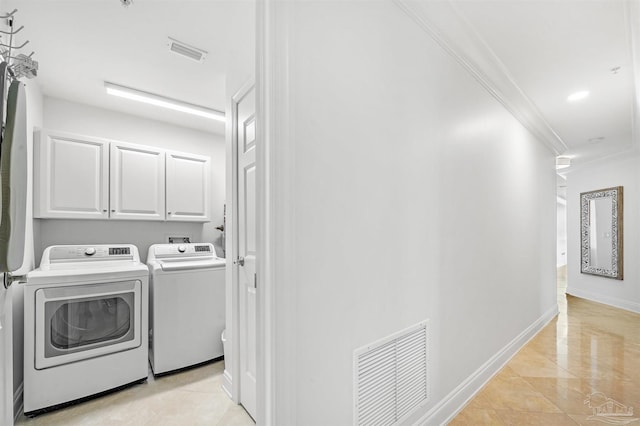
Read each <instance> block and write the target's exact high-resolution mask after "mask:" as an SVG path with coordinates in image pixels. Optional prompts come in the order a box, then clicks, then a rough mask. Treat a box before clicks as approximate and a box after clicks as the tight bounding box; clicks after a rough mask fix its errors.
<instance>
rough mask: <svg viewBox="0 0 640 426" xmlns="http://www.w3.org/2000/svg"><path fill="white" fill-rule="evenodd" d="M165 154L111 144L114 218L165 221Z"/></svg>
mask: <svg viewBox="0 0 640 426" xmlns="http://www.w3.org/2000/svg"><path fill="white" fill-rule="evenodd" d="M164 168H165V166H164V151H162V150H160V149H157V148H154V147H150V146H143V145H133V144H129V143H124V142H111V177H110V215H109V217H110V218H111V219H146V220H164V218H165V214H164Z"/></svg>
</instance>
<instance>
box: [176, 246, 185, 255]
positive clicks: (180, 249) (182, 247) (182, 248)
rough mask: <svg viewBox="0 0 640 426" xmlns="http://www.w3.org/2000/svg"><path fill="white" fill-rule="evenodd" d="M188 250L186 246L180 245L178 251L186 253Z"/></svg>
mask: <svg viewBox="0 0 640 426" xmlns="http://www.w3.org/2000/svg"><path fill="white" fill-rule="evenodd" d="M186 250H187V248H186V247H185V246H178V251H179V252H180V253H184V252H185V251H186Z"/></svg>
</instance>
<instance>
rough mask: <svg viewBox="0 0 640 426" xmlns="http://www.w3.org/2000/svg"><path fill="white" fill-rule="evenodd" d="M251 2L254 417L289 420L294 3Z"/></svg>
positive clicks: (292, 398) (293, 390)
mask: <svg viewBox="0 0 640 426" xmlns="http://www.w3.org/2000/svg"><path fill="white" fill-rule="evenodd" d="M294 3H295V2H283V1H279V0H263V1H258V2H257V3H256V76H257V81H256V120H257V123H258V126H257V138H258V140H259V141H260V143H259V144H258V146H257V147H256V168H257V175H256V178H257V182H256V188H257V189H256V192H257V203H256V207H257V213H256V214H257V224H256V226H257V249H258V258H257V262H256V271H257V276H258V288H259V289H260V290H259V291H258V293H257V321H258V330H257V335H258V342H257V351H258V360H257V362H258V365H257V374H258V377H257V379H258V389H257V416H258V419H257V420H258V423H259V424H264V425H269V426H270V425H274V426H275V425H284V424H298V422H297V420H296V410H297V408H298V407H297V404H296V403H295V402H296V400H297V392H298V389H297V384H296V380H295V378H296V374H295V372H293V374H292V372H291V369H292V368H293V369H295V368H296V367H295V366H296V365H297V355H296V353H297V339H296V327H295V324H296V323H297V322H296V320H297V315H296V306H297V291H296V285H295V276H294V274H295V265H296V259H295V256H296V254H295V250H294V249H293V248H294V247H295V205H294V204H295V176H296V171H295V140H294V139H295V137H294V134H293V130H294V128H295V127H294V125H293V120H292V118H291V113H290V111H292V110H293V107H294V105H293V104H292V102H291V98H292V96H291V95H292V94H291V93H290V79H289V69H290V63H291V61H292V60H294V58H291V57H290V53H289V42H290V40H291V37H290V33H291V25H292V23H293V22H294V21H293V19H292V16H293V7H294V6H293V4H294Z"/></svg>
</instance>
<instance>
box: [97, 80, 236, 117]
mask: <svg viewBox="0 0 640 426" xmlns="http://www.w3.org/2000/svg"><path fill="white" fill-rule="evenodd" d="M104 88H105V89H106V90H107V93H108V94H109V95H114V96H120V97H122V98H126V99H131V100H133V101H138V102H144V103H147V104H151V105H155V106H159V107H163V108H168V109H172V110H174V111H180V112H185V113H187V114H193V115H197V116H199V117H204V118H209V119H212V120H218V121H225V118H224V112H222V111H216V110H215V109H210V108H205V107H202V106H198V105H193V104H189V103H187V102H182V101H178V100H176V99H171V98H166V97H164V96H160V95H154V94H153V93H148V92H143V91H141V90H136V89H131V88H129V87H124V86H119V85H117V84H113V83H108V82H106V81H105V82H104Z"/></svg>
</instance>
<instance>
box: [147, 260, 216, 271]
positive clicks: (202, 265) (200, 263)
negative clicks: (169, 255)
mask: <svg viewBox="0 0 640 426" xmlns="http://www.w3.org/2000/svg"><path fill="white" fill-rule="evenodd" d="M156 263H157V264H158V265H160V268H162V270H163V271H166V272H169V271H195V270H198V269H219V268H224V266H225V264H226V263H225V260H224V259H218V258H213V259H211V258H209V259H193V258H190V259H189V258H188V259H165V260H158V261H156Z"/></svg>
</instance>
